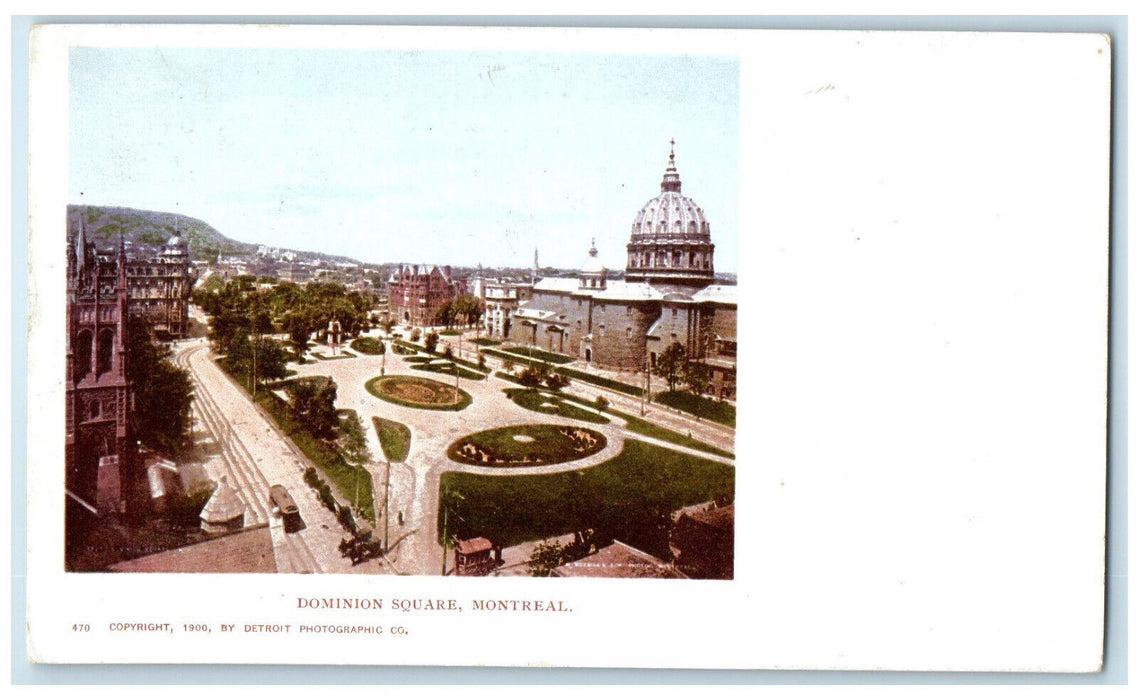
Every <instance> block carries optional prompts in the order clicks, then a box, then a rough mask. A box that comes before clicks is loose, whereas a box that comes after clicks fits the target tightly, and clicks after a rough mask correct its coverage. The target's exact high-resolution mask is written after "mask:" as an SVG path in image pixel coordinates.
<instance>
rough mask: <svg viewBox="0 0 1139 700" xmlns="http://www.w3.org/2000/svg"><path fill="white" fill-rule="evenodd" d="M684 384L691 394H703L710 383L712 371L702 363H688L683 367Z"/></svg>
mask: <svg viewBox="0 0 1139 700" xmlns="http://www.w3.org/2000/svg"><path fill="white" fill-rule="evenodd" d="M683 374H684V383H685V384H687V385H688V390H689V391H691V392H692V393H693V394H697V395H699V394H703V393H704V392H706V391H708V386H709V385H710V384H711V383H712V369H711V368H710V367H708V365H706V364H704V363H703V362H689V363H688V364H687V365H685V367H684V373H683Z"/></svg>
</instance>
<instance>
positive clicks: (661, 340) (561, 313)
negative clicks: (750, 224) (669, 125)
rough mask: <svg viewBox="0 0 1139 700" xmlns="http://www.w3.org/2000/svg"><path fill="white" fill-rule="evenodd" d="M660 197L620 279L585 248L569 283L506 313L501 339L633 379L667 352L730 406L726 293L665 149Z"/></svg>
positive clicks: (555, 283)
mask: <svg viewBox="0 0 1139 700" xmlns="http://www.w3.org/2000/svg"><path fill="white" fill-rule="evenodd" d="M670 146H671V147H670V149H669V154H668V166H667V167H666V168H665V172H664V177H663V179H662V180H661V184H660V188H661V192H660V195H658V196H657V197H654V198H653V199H650V200H649V201H648V203H646V204H645V205H644V206H643V207H641V210H640V211H639V212H638V213H637V215H636V217H635V218H634V219H633V226H632V233H631V235H630V238H629V243H628V245H627V246H626V250H627V255H628V257H627V264H626V268H625V278H624V279H623V280H610V279H608V270H607V268H606V266H605V264H604V263H603V262H602V260H601V257H600V256H599V254H598V250H597V246H596V243H595V242H593V243H591V246H590V249H589V254H588V256H587V257H586V259H585V262H584V263H582V265H581V268H580V271H579V272H578V275H577V277H576V278H573V277H547V278H545V279H541V280H538V281H537V282H536V283H535V284H534V288H533V292H532V296H531V298H530V300H529V301H527V302H525V303H523V304H521V305H520V306H519V308H518V310H517V311H516V312H515V314H514V324H513V325H512V326H511V328H510V331H509V339H510V340H512V341H514V342H515V343H519V344H523V345H531V346H535V347H540V348H543V349H546V350H550V351H553V352H560V353H564V354H568V355H573V356H576V357H577V358H578V359H580V360H583V361H585V362H586V363H587V364H590V365H594V366H598V367H601V368H606V369H616V370H627V371H643V370H644V369H645V368H646V367H648V368H651V367H653V366H655V365H656V359H657V357H659V356H660V354H661V353H663V352H664V351H665V349H667V348H668V347H669V346H671V345H672V344H673V343H679V344H680V345H681V346H683V347H684V349H685V351H686V352H687V354H688V358H689V360H690V361H696V362H700V363H703V364H705V365H707V366H708V369H709V372H708V374H709V378H710V384H711V387H710V390H711V392H712V393H713V394H715V395H717V396H719V397H721V398H728V399H734V398H735V371H736V370H735V367H736V293H735V286H734V285H718V284H714V281H715V267H714V265H713V261H712V256H713V251H714V250H715V244H713V243H712V237H711V225H710V224H709V223H708V221H707V219H705V217H704V210H703V209H701V208H700V207H699V206H698V205H697V204H696V202H695V201H693V200H692V199H691V198H689V197H686V196H684V195H682V194H681V193H680V187H681V184H680V175H679V173H678V172H677V170H676V152H675V142H670Z"/></svg>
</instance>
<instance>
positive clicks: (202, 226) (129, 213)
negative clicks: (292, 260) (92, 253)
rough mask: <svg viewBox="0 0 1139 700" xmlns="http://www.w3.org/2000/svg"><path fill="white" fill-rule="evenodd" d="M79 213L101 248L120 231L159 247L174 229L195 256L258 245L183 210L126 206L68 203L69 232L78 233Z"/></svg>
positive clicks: (242, 251)
mask: <svg viewBox="0 0 1139 700" xmlns="http://www.w3.org/2000/svg"><path fill="white" fill-rule="evenodd" d="M78 216H82V217H83V223H84V227H85V231H86V233H87V236H88V240H92V241H94V242H95V245H96V246H98V247H99V248H110V247H112V246H114V245H116V244H118V239H119V234H120V233H121V234H123V237H124V238H125V240H126V241H127V242H129V243H131V244H132V246H133V247H146V246H153V247H158V246H161V245H163V244H165V243H166V241H167V240H169V239H170V237H171V236H173V235H174V231H175V230H177V231H178V233H180V234H181V235H182V238H183V239H185V240H186V242H187V243H188V244H189V246H190V255H191V257H193V258H195V259H212V258H214V257H216V256H217V254H218V253H219V252H220V253H221V254H222V255H252V254H253V253H254V252H256V250H257V246H256V245H253V244H250V243H242V242H240V241H235V240H233V239H230V238H226V237H225V236H223V235H222V234H221V233H219V232H218V230H217V229H215V228H214V227H213V226H210V225H209V224H207V223H206V222H204V221H201V220H199V219H195V218H192V217H189V216H184V215H182V214H173V213H170V212H163V211H147V210H144V209H128V208H126V207H98V206H85V205H75V204H70V205H68V207H67V220H68V228H69V229H71V230H69V231H68V234H69V236H73V235H75V231H74V226H75V223H76V222H77V221H78Z"/></svg>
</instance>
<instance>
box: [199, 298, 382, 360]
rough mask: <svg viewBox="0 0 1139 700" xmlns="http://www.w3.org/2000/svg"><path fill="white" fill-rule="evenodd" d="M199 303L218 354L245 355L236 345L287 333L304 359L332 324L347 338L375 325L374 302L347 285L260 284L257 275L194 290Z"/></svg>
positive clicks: (296, 350) (295, 350) (295, 349)
mask: <svg viewBox="0 0 1139 700" xmlns="http://www.w3.org/2000/svg"><path fill="white" fill-rule="evenodd" d="M194 303H195V304H197V305H198V306H200V307H201V308H202V310H204V311H205V312H206V313H208V314H209V315H210V333H209V338H210V340H211V341H212V342H213V343H214V346H215V347H216V349H217V350H218V352H220V353H223V354H225V355H230V354H231V353H232V352H233V351H234V350H235V349H236V350H238V351H240V348H237V347H236V346H237V345H239V344H240V343H241V342H242V341H241V340H240V338H242V337H246V338H248V336H250V335H265V334H270V333H283V334H287V335H288V336H289V339H290V342H291V343H292V345H293V348H294V352H295V353H296V355H297V356H298V357H299V356H301V355H302V354H303V352H304V350H305V349H306V348H307V347H308V341H309V338H310V337H312V334H313V333H317V332H321V331H324V330H325V329H327V328H328V325H329V322H331V321H336V322H337V323H338V324H339V325H340V328H341V331H342V334H343V335H344V336H345V337H353V336H356V335H357V334H359V333H360V332H361V331H365V330H368V329H369V328H370V327H371V323H372V319H371V318H370V317H369V314H368V311H369V310H370V309H371V308H372V306H373V305H374V303H375V299H374V297H372V296H371V295H368V294H363V293H361V292H357V291H354V290H348V289H346V288H345V287H344V285H342V284H336V283H321V282H312V283H309V284H307V285H305V286H303V287H302V286H301V285H298V284H295V283H293V282H287V281H285V282H279V283H277V284H257V282H256V279H255V278H253V277H252V276H249V275H242V276H238V277H236V278H234V279H232V280H229V281H225V282H221V283H220V284H219V283H218V282H217V281H216V280H210V281H208V282H207V284H205V285H203V286H202V287H201V288H199V289H198V290H197V291H195V293H194ZM258 350H260V348H258ZM258 374H259V375H260V370H259V371H258Z"/></svg>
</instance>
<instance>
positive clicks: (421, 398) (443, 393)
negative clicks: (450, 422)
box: [364, 374, 473, 411]
mask: <svg viewBox="0 0 1139 700" xmlns="http://www.w3.org/2000/svg"><path fill="white" fill-rule="evenodd" d="M364 388H366V389H367V390H368V393H370V394H371V395H372V396H375V397H376V398H379V399H383V400H384V401H388V402H391V403H394V404H398V405H400V406H407V407H409V408H422V409H426V410H431V411H461V410H463V409H464V408H466V407H467V406H470V405H471V401H472V400H473V399H472V398H471V395H470V394H468V393H467V392H465V391H463V390H462V389H459V398H458V401H457V402H456V401H455V388H454V387H453V386H451V385H450V384H444V383H442V382H437V381H435V380H433V379H426V378H424V377H415V376H412V375H409V374H389V375H388V376H386V377H372V378H371V379H369V380H368V381H367V383H366V384H365V385H364Z"/></svg>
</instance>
